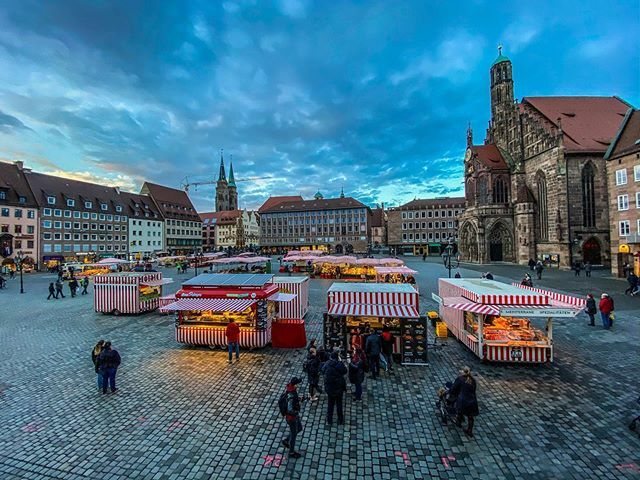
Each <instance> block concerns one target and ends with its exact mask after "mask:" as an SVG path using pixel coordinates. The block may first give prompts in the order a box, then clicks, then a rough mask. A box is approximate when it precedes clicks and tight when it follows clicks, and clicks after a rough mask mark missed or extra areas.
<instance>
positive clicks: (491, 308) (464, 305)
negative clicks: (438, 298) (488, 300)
mask: <svg viewBox="0 0 640 480" xmlns="http://www.w3.org/2000/svg"><path fill="white" fill-rule="evenodd" d="M442 304H443V305H444V306H445V307H449V308H453V309H455V310H464V311H466V312H473V313H481V314H483V315H497V314H498V309H497V308H496V306H495V305H485V304H482V303H475V302H471V301H469V300H468V299H466V298H464V297H448V298H443V299H442Z"/></svg>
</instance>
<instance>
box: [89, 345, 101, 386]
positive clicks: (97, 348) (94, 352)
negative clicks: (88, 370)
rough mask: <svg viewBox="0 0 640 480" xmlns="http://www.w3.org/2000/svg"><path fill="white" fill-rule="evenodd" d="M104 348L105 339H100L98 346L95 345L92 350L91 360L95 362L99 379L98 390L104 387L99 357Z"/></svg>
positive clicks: (94, 366)
mask: <svg viewBox="0 0 640 480" xmlns="http://www.w3.org/2000/svg"><path fill="white" fill-rule="evenodd" d="M103 348H104V340H98V343H96V346H95V347H93V350H91V361H92V362H93V368H94V370H95V372H96V375H97V379H98V390H101V389H102V374H101V373H100V364H99V363H98V358H99V357H100V353H102V349H103Z"/></svg>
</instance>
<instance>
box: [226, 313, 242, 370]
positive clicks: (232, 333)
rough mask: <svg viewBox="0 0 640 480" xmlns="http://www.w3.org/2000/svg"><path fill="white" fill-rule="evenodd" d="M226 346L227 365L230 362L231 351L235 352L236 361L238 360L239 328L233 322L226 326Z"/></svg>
mask: <svg viewBox="0 0 640 480" xmlns="http://www.w3.org/2000/svg"><path fill="white" fill-rule="evenodd" d="M225 335H226V336H227V344H228V345H229V363H231V362H232V356H233V355H232V354H233V350H234V349H235V351H236V361H238V360H240V341H239V340H240V339H239V337H240V327H239V326H238V324H237V323H235V322H234V321H233V320H231V321H230V322H229V324H228V325H227V331H226V333H225Z"/></svg>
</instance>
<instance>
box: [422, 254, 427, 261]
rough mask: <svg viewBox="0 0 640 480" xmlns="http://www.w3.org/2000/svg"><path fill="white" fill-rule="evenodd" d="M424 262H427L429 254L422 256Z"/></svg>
mask: <svg viewBox="0 0 640 480" xmlns="http://www.w3.org/2000/svg"><path fill="white" fill-rule="evenodd" d="M422 261H423V262H426V261H427V252H424V253H423V254H422Z"/></svg>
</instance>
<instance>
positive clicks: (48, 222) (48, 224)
mask: <svg viewBox="0 0 640 480" xmlns="http://www.w3.org/2000/svg"><path fill="white" fill-rule="evenodd" d="M42 228H51V220H43V221H42Z"/></svg>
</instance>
